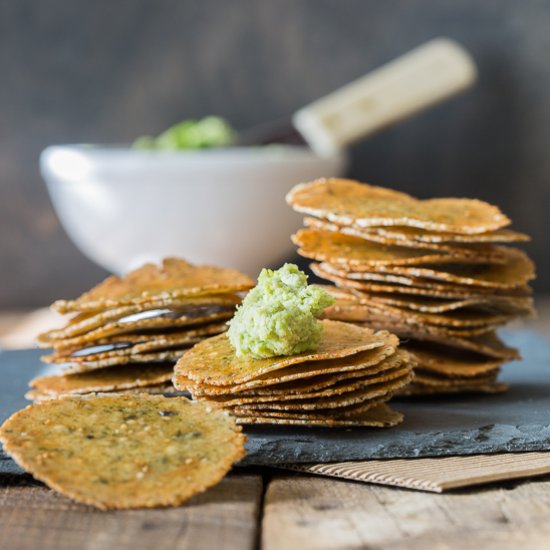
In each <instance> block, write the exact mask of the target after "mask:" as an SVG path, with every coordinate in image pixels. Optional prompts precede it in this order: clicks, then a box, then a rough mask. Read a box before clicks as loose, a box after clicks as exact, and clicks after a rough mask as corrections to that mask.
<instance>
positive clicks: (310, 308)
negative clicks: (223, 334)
mask: <svg viewBox="0 0 550 550" xmlns="http://www.w3.org/2000/svg"><path fill="white" fill-rule="evenodd" d="M332 303H334V298H332V296H330V295H329V294H327V293H326V292H325V291H324V290H322V289H320V288H316V287H314V286H308V284H307V275H306V274H305V273H303V272H302V271H300V270H299V269H298V267H297V266H296V265H294V264H285V265H284V266H283V267H281V268H280V269H278V270H277V271H273V270H271V269H262V272H261V273H260V276H259V277H258V284H257V285H256V286H255V287H254V288H253V289H252V290H251V291H250V292H249V293H248V294H247V296H246V297H245V299H244V300H243V303H242V305H241V306H240V307H239V308H238V309H237V312H236V313H235V316H234V317H233V319H231V321H229V323H228V324H229V331H228V336H229V340H230V342H231V344H232V345H233V347H234V348H235V352H236V354H237V355H238V356H242V355H251V356H252V357H254V358H256V359H263V358H266V357H274V356H277V355H294V354H296V353H303V352H306V351H313V350H315V349H316V348H317V346H318V345H319V342H320V340H321V333H322V331H323V326H322V324H321V322H320V321H318V320H317V316H319V315H320V314H321V312H322V311H323V309H324V308H325V307H327V306H330V305H331V304H332Z"/></svg>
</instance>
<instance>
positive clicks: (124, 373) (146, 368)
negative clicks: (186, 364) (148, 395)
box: [29, 364, 174, 396]
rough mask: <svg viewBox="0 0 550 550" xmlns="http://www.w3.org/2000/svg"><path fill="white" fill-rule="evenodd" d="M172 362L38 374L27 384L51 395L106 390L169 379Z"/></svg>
mask: <svg viewBox="0 0 550 550" xmlns="http://www.w3.org/2000/svg"><path fill="white" fill-rule="evenodd" d="M173 370H174V368H173V365H172V364H166V365H164V364H159V365H155V364H153V365H148V364H144V365H123V366H120V367H112V368H106V369H98V370H94V371H89V372H82V373H75V374H65V375H52V376H39V377H38V378H34V379H33V380H31V381H30V382H29V386H31V387H32V388H34V389H36V390H37V391H38V392H40V393H46V394H52V395H56V396H57V395H66V394H81V393H92V392H105V391H116V390H125V389H130V388H140V387H145V386H154V385H157V384H162V383H164V382H168V381H170V379H171V378H172V373H173Z"/></svg>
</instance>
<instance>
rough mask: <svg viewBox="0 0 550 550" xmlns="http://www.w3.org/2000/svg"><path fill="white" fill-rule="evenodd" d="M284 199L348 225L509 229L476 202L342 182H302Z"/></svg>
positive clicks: (492, 211) (496, 211)
mask: <svg viewBox="0 0 550 550" xmlns="http://www.w3.org/2000/svg"><path fill="white" fill-rule="evenodd" d="M286 199H287V202H288V203H289V204H290V205H291V206H292V207H293V208H294V210H296V211H298V212H302V213H304V214H310V215H312V216H315V217H318V218H323V219H327V220H329V221H331V222H334V223H337V224H339V225H347V226H349V225H354V226H356V227H372V226H408V227H418V228H421V229H428V230H431V231H446V232H451V233H458V234H466V235H469V234H478V233H486V232H488V231H494V230H497V229H500V228H502V227H505V226H507V225H509V224H510V220H509V219H508V218H507V217H506V216H505V215H504V214H503V213H502V212H501V211H500V210H499V209H498V208H497V207H496V206H493V205H491V204H488V203H486V202H483V201H479V200H476V199H455V198H444V199H428V200H418V199H415V198H414V197H412V196H410V195H407V194H406V193H400V192H398V191H393V190H391V189H385V188H382V187H376V186H373V185H368V184H366V183H360V182H358V181H353V180H346V179H339V178H323V179H318V180H316V181H313V182H311V183H302V184H300V185H297V186H295V187H294V188H293V189H292V190H291V191H290V192H289V193H288V195H287V197H286Z"/></svg>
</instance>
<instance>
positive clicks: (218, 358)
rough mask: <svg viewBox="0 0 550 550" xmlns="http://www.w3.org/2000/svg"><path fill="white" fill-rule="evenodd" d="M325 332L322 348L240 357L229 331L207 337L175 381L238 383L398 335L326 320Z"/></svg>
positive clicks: (379, 343)
mask: <svg viewBox="0 0 550 550" xmlns="http://www.w3.org/2000/svg"><path fill="white" fill-rule="evenodd" d="M322 323H323V335H322V338H321V343H320V345H319V347H318V349H317V350H316V351H314V352H306V353H300V354H297V355H291V356H282V357H269V358H267V359H254V358H252V357H249V356H242V357H238V356H237V355H236V354H235V350H234V349H233V346H232V345H231V343H230V342H229V339H228V338H227V335H226V334H222V335H220V336H214V337H213V338H208V339H207V340H203V341H202V342H201V343H199V344H197V345H195V346H194V347H193V348H192V349H191V350H189V351H188V352H187V353H186V354H185V355H184V356H183V357H182V358H181V359H180V360H178V362H177V363H176V367H175V369H174V385H175V386H176V387H178V386H179V379H180V377H183V378H190V379H191V380H197V381H202V382H204V383H206V384H210V385H222V386H227V385H234V384H238V383H242V382H246V381H249V380H254V379H257V378H258V377H260V376H261V375H263V374H266V373H269V372H272V371H277V370H280V369H283V368H285V367H289V366H290V365H297V364H299V363H305V362H306V361H320V360H323V359H336V358H343V357H347V356H350V355H354V354H356V353H359V352H360V351H364V350H369V349H374V348H378V347H382V346H384V345H388V344H389V343H392V342H393V344H394V346H397V344H398V341H397V338H396V337H395V336H393V335H391V334H389V333H388V332H386V331H380V332H376V333H375V332H374V331H372V330H369V329H364V328H362V327H357V326H353V325H349V324H347V323H341V322H338V321H328V320H324V321H322Z"/></svg>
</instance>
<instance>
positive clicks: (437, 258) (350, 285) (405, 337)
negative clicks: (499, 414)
mask: <svg viewBox="0 0 550 550" xmlns="http://www.w3.org/2000/svg"><path fill="white" fill-rule="evenodd" d="M287 201H288V203H289V204H290V205H291V206H292V207H293V208H294V209H295V210H297V211H298V212H301V213H304V214H306V215H307V216H308V217H306V218H305V220H304V224H305V226H306V228H305V229H301V230H300V231H298V233H297V234H296V235H294V236H293V241H294V243H295V244H296V245H297V246H298V247H299V248H298V252H299V253H300V254H301V255H302V256H305V257H307V258H311V259H313V260H316V262H315V263H313V264H311V268H312V270H313V272H314V273H315V274H316V275H317V276H319V277H321V278H323V279H326V280H328V281H331V282H332V283H334V284H335V285H336V286H334V287H331V286H327V287H326V290H328V291H329V292H330V293H331V294H333V295H334V297H335V298H336V303H335V304H334V305H333V306H331V307H330V308H328V309H327V310H325V316H326V317H328V318H330V319H337V320H341V321H347V322H352V323H355V324H358V325H360V326H364V327H369V328H373V329H387V330H389V331H391V332H393V333H395V334H397V335H398V336H399V337H400V338H401V339H402V347H403V348H404V349H406V350H408V351H409V352H410V353H411V354H412V355H413V356H414V357H415V359H416V361H417V365H416V367H415V379H414V382H413V383H412V384H410V385H409V386H408V387H406V388H405V389H404V390H402V391H401V393H405V394H422V395H424V394H439V393H456V392H463V391H478V392H499V391H503V390H505V389H506V386H505V385H503V384H499V383H498V382H497V376H498V373H499V369H500V367H501V365H502V364H503V363H504V362H506V361H509V360H513V359H518V358H519V353H518V351H517V350H516V349H513V348H510V347H507V346H506V345H505V344H504V343H503V342H502V341H501V340H500V339H499V337H498V336H497V334H496V329H497V328H498V327H500V326H502V325H504V324H506V323H508V322H509V321H511V320H513V319H516V318H517V317H520V316H528V315H532V314H533V313H534V309H533V303H532V298H531V295H532V290H531V288H530V287H529V281H530V280H532V279H533V278H534V276H535V270H534V265H533V263H532V262H531V261H530V260H529V258H528V257H527V255H526V254H525V253H524V252H522V251H520V250H518V249H516V248H513V247H511V246H503V244H510V243H516V242H521V241H527V240H529V237H528V236H526V235H524V234H522V233H518V232H516V231H512V230H509V229H505V227H506V226H508V225H509V224H510V220H509V219H508V218H507V217H506V216H505V215H504V214H503V213H502V212H501V211H500V210H499V209H498V208H497V207H495V206H492V205H490V204H487V203H485V202H482V201H478V200H470V199H455V198H448V199H445V198H442V199H431V200H418V199H415V198H414V197H411V196H410V195H407V194H405V193H400V192H397V191H392V190H389V189H384V188H380V187H374V186H371V185H367V184H361V183H359V182H355V181H351V180H342V179H322V180H317V181H314V182H312V183H308V184H301V185H298V186H296V187H295V188H294V189H293V190H292V191H291V192H290V193H289V195H288V196H287Z"/></svg>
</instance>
